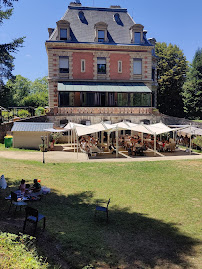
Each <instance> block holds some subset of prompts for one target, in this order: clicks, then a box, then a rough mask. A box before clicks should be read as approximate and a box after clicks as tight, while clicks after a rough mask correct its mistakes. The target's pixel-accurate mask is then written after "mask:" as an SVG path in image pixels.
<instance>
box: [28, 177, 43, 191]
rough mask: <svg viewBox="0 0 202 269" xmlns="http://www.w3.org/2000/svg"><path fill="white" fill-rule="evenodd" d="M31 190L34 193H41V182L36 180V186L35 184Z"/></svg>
mask: <svg viewBox="0 0 202 269" xmlns="http://www.w3.org/2000/svg"><path fill="white" fill-rule="evenodd" d="M30 189H31V190H32V192H34V193H37V192H40V191H41V184H39V182H38V181H37V179H34V184H33V186H32V187H31V188H30Z"/></svg>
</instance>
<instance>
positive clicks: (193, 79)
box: [183, 48, 202, 119]
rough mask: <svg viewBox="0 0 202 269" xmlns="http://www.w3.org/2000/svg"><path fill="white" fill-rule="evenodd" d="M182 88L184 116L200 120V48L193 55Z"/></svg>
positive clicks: (201, 91) (201, 82)
mask: <svg viewBox="0 0 202 269" xmlns="http://www.w3.org/2000/svg"><path fill="white" fill-rule="evenodd" d="M183 88H184V92H183V98H184V110H185V113H186V116H187V117H188V118H190V119H202V48H200V49H198V50H197V51H196V53H195V56H194V59H193V62H192V64H191V66H190V68H189V71H188V73H187V81H186V83H185V84H184V87H183Z"/></svg>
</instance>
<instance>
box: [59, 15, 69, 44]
mask: <svg viewBox="0 0 202 269" xmlns="http://www.w3.org/2000/svg"><path fill="white" fill-rule="evenodd" d="M57 29H58V36H57V39H58V40H63V41H66V40H70V23H69V22H68V21H65V20H60V21H58V22H57Z"/></svg>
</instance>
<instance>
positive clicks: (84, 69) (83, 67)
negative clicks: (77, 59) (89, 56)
mask: <svg viewBox="0 0 202 269" xmlns="http://www.w3.org/2000/svg"><path fill="white" fill-rule="evenodd" d="M85 72H86V60H85V59H81V73H85Z"/></svg>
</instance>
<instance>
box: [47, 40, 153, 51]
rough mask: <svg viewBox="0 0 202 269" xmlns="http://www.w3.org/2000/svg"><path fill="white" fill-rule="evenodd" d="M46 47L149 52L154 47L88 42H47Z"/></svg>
mask: <svg viewBox="0 0 202 269" xmlns="http://www.w3.org/2000/svg"><path fill="white" fill-rule="evenodd" d="M45 45H46V49H47V50H48V49H65V50H68V49H69V50H82V49H84V50H97V51H126V52H137V51H139V52H147V51H151V50H152V49H153V47H152V46H138V45H108V44H102V45H100V44H87V43H66V42H50V41H48V42H46V43H45Z"/></svg>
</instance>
